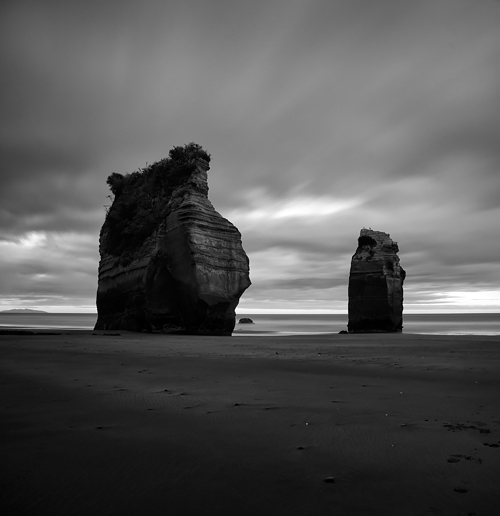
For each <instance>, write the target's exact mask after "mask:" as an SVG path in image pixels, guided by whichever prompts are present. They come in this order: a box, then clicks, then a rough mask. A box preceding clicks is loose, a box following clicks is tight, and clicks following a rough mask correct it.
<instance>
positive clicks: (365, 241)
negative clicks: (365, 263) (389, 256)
mask: <svg viewBox="0 0 500 516" xmlns="http://www.w3.org/2000/svg"><path fill="white" fill-rule="evenodd" d="M365 245H367V246H370V247H375V246H376V245H377V241H376V240H375V239H374V238H372V237H371V236H368V235H362V236H360V237H359V238H358V247H363V246H365Z"/></svg>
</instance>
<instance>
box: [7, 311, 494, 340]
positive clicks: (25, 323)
mask: <svg viewBox="0 0 500 516" xmlns="http://www.w3.org/2000/svg"><path fill="white" fill-rule="evenodd" d="M242 318H250V319H251V320H252V321H253V324H252V323H240V322H239V320H240V319H242ZM96 320H97V313H84V312H83V313H69V312H60V313H57V312H46V313H12V312H10V313H9V312H0V329H31V330H33V329H37V330H47V329H50V328H51V329H57V330H64V329H66V330H93V329H94V325H95V322H96ZM347 320H348V315H347V313H335V314H333V313H331V314H317V313H276V314H269V313H267V314H260V313H253V312H250V311H248V312H238V313H237V314H236V325H235V328H234V332H233V335H234V336H248V335H251V336H259V335H275V336H285V335H314V334H325V333H339V332H340V331H343V330H347ZM403 333H416V334H425V335H500V313H488V312H486V313H474V312H471V313H459V312H457V313H426V314H423V313H407V314H404V316H403Z"/></svg>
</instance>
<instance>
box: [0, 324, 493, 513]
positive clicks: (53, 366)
mask: <svg viewBox="0 0 500 516" xmlns="http://www.w3.org/2000/svg"><path fill="white" fill-rule="evenodd" d="M105 333H106V332H92V331H68V332H64V333H61V334H59V335H42V334H39V335H0V354H1V361H0V364H1V365H0V370H1V385H0V402H1V403H0V413H1V426H0V432H1V440H0V443H1V457H2V467H1V470H0V478H1V486H2V489H1V495H0V496H1V498H2V499H1V508H2V514H8V515H41V514H50V515H53V516H55V515H65V516H69V515H85V516H87V515H89V514H92V515H164V514H169V515H174V516H176V515H205V514H217V515H219V516H220V515H294V514H297V515H298V514H300V515H318V516H322V515H384V516H387V515H398V516H405V515H450V516H451V515H453V516H456V515H467V516H471V515H474V516H490V515H491V516H493V515H496V514H498V510H499V507H500V489H499V487H498V484H499V479H500V337H488V336H481V337H471V336H463V337H462V336H429V335H425V336H424V335H409V334H367V335H337V334H330V335H316V336H289V337H264V336H260V337H241V336H238V337H231V338H217V337H187V336H164V335H151V334H135V333H128V332H116V333H115V334H111V335H105ZM117 333H118V334H117Z"/></svg>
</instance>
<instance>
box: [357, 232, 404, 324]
mask: <svg viewBox="0 0 500 516" xmlns="http://www.w3.org/2000/svg"><path fill="white" fill-rule="evenodd" d="M398 251H399V248H398V244H397V243H396V242H394V241H393V240H391V237H390V235H388V234H387V233H383V232H382V231H373V230H371V229H362V230H361V234H360V236H359V238H358V248H357V249H356V252H355V253H354V256H353V257H352V261H351V272H350V275H349V322H348V325H347V328H348V330H349V332H352V333H365V332H398V331H402V329H403V281H404V279H405V276H406V273H405V271H404V270H403V268H402V267H401V266H400V264H399V256H398V255H397V253H398Z"/></svg>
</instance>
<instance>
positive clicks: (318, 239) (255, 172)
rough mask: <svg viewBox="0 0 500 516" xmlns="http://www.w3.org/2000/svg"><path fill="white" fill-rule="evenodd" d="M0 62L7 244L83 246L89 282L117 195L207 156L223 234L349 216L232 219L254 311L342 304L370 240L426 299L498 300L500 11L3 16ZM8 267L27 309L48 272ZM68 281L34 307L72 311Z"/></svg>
mask: <svg viewBox="0 0 500 516" xmlns="http://www.w3.org/2000/svg"><path fill="white" fill-rule="evenodd" d="M42 4H43V5H42ZM0 43H1V45H0V48H1V50H0V59H1V63H2V68H3V69H4V70H6V73H4V74H3V82H2V92H3V94H2V95H1V96H0V108H1V110H2V121H1V123H0V149H1V155H2V158H3V159H2V164H1V167H2V170H1V178H0V240H1V239H3V240H4V241H8V242H10V243H12V242H14V243H15V242H19V241H20V238H22V237H23V236H24V235H25V234H26V233H27V232H29V231H38V232H43V231H45V232H49V233H51V232H53V233H54V234H65V233H67V232H77V233H79V234H81V235H89V238H90V240H85V241H88V242H92V244H91V250H90V251H89V252H90V255H91V256H93V258H92V259H91V262H90V263H92V264H95V261H96V248H97V239H98V232H99V227H100V225H101V224H102V221H103V218H104V209H103V205H104V204H108V203H109V200H108V199H107V198H106V196H107V195H108V194H109V192H108V189H107V186H106V184H105V180H106V177H107V176H108V175H109V174H110V173H111V172H121V173H126V172H132V171H134V170H136V169H137V168H139V167H143V166H144V165H145V164H146V162H149V163H151V162H153V161H155V160H158V159H161V158H162V157H164V156H166V155H167V153H168V150H169V149H170V148H171V147H172V146H173V145H179V144H182V143H187V142H189V141H196V142H197V143H199V144H201V145H203V146H204V147H205V148H207V150H208V151H209V152H211V153H212V156H213V160H212V170H211V171H210V175H209V183H210V198H211V200H212V202H213V204H214V206H215V207H216V209H218V210H219V211H220V212H221V213H222V214H223V215H225V216H228V218H230V219H231V215H232V214H233V213H236V210H240V211H241V212H243V213H244V212H245V211H246V212H248V213H250V212H251V211H252V210H254V209H255V206H256V205H258V202H256V200H257V201H258V199H259V196H261V198H262V199H271V200H272V202H276V206H278V207H279V206H281V205H282V202H285V201H287V200H288V201H289V202H288V204H287V206H293V203H294V202H296V204H297V206H299V205H300V203H301V202H303V199H304V198H310V199H311V198H316V197H318V196H325V195H328V196H330V197H331V198H332V199H334V200H335V202H336V201H338V200H342V199H353V200H356V201H357V205H356V206H354V205H353V206H352V207H351V208H349V209H347V208H346V209H344V210H343V211H340V212H338V213H335V214H331V215H327V216H326V215H325V216H323V217H316V219H314V221H312V220H310V219H308V215H303V216H301V217H300V216H299V217H297V216H295V217H293V216H291V217H289V216H284V217H282V218H277V219H275V220H272V221H270V220H267V221H259V220H258V219H257V220H253V222H252V219H251V218H249V219H245V218H244V217H241V218H240V219H238V216H236V219H235V220H234V222H235V223H236V225H238V227H240V229H241V231H242V233H243V241H244V245H245V248H246V250H247V252H248V253H249V255H250V259H251V262H252V264H254V265H253V275H252V281H253V287H252V289H251V290H250V291H249V292H248V294H247V295H248V296H249V298H251V297H252V296H253V298H254V299H255V303H257V302H258V300H259V295H260V294H259V292H261V293H262V295H263V296H264V295H267V294H264V291H269V289H270V288H271V287H272V288H273V289H275V291H274V293H275V294H276V295H278V294H279V292H281V291H282V290H287V291H288V295H290V291H291V290H292V288H291V287H295V288H296V290H297V296H298V299H299V300H300V299H301V297H300V296H301V295H302V294H301V292H305V291H307V294H304V298H303V299H305V300H307V303H309V302H311V303H313V301H314V295H315V292H316V293H317V296H318V298H321V299H322V296H323V294H325V292H324V291H325V290H328V288H326V287H325V285H330V287H329V288H330V289H331V291H330V294H331V295H332V296H336V295H340V294H339V292H341V290H336V289H342V288H343V287H341V284H342V281H344V280H345V277H346V271H348V266H349V260H350V256H351V255H352V253H353V252H354V249H355V244H356V237H357V235H358V232H359V229H360V228H361V227H363V226H367V227H368V226H372V227H374V229H380V230H384V231H388V232H390V233H391V234H393V237H394V238H395V239H396V240H398V241H399V242H400V247H401V259H402V263H403V266H405V267H406V268H407V269H409V281H411V279H410V278H411V277H412V276H413V281H415V282H416V283H419V284H421V285H422V288H424V286H425V288H426V289H427V288H428V286H429V285H430V284H432V285H433V286H432V288H435V289H436V291H439V289H440V288H441V289H442V290H443V289H446V288H451V287H452V286H453V285H454V284H456V285H460V288H462V289H467V288H469V287H470V288H471V289H474V288H478V285H480V286H481V285H487V284H490V285H493V286H494V287H495V288H496V289H500V279H499V276H498V273H497V272H496V270H497V268H498V267H497V266H496V263H497V262H496V260H497V258H495V257H497V256H498V250H499V249H498V244H496V243H495V242H498V236H499V230H498V227H497V223H496V221H497V220H498V219H499V215H500V180H499V168H500V113H499V110H498V106H499V105H500V68H499V67H498V55H499V50H498V49H499V48H500V3H499V2H493V1H489V0H479V1H477V0H476V1H472V0H423V1H420V2H411V3H408V2H400V0H380V1H377V2H373V1H371V0H365V1H361V2H345V1H331V0H315V1H310V0H307V1H306V0H296V1H289V0H286V1H285V0H283V1H276V2H267V1H262V2H261V1H257V2H244V1H234V0H233V1H226V0H216V1H213V2H204V1H201V0H192V1H188V0H186V1H183V2H170V1H166V2H165V1H161V2H160V1H144V2H140V3H138V2H132V1H120V2H118V1H116V2H115V1H110V2H93V1H90V2H85V3H82V2H78V1H70V0H68V1H67V2H64V3H61V2H56V1H46V2H43V3H41V2H34V1H33V2H30V1H27V2H4V3H2V6H1V7H0ZM332 202H334V201H332ZM280 203H281V204H280ZM226 214H227V215H226ZM231 220H232V219H231ZM86 238H87V237H86ZM88 245H90V244H88ZM49 247H50V246H49ZM6 249H7V247H0V252H1V253H2V254H5V260H4V265H3V266H2V268H3V271H6V270H7V268H8V270H9V274H11V273H12V276H11V278H17V279H16V280H15V281H14V279H11V280H9V285H8V291H9V293H12V295H13V296H15V292H16V288H17V292H18V293H19V294H21V293H24V294H25V295H28V294H29V292H30V291H32V289H31V290H30V287H29V284H30V283H29V281H30V279H29V278H30V277H29V274H27V273H26V270H27V269H26V267H27V268H28V269H29V270H39V272H38V274H43V271H45V270H46V268H47V267H48V265H47V263H45V262H44V261H43V260H41V259H40V260H38V259H37V258H36V257H33V259H30V260H29V263H28V261H25V260H27V258H26V256H25V255H23V256H24V257H23V258H22V259H21V258H19V259H18V261H17V262H16V263H18V264H19V267H17V268H16V264H15V263H14V262H13V261H12V260H11V259H10V258H9V251H6ZM9 249H10V248H9ZM51 249H52V248H51ZM26 252H28V251H26ZM45 252H47V253H48V250H47V248H45ZM57 253H59V254H57ZM73 253H74V251H73V250H70V249H65V250H59V251H57V247H54V248H53V249H52V250H51V251H50V256H51V257H52V259H54V260H55V261H60V262H61V261H69V262H71V260H72V257H73V256H74V254H73ZM405 254H406V256H405ZM285 255H286V257H287V260H288V262H287V263H288V265H287V267H286V268H285V269H283V268H282V267H281V264H280V263H279V259H280V256H285ZM47 256H48V255H47ZM266 257H267V258H266ZM19 260H21V261H19ZM92 260H93V261H92ZM9 264H10V265H9ZM23 264H24V265H23ZM37 268H38V269H37ZM71 270H72V269H71V268H70V269H69V270H68V271H67V273H62V272H61V273H60V274H58V273H57V270H56V269H55V268H54V270H53V271H52V273H51V274H52V275H51V276H50V277H51V278H52V279H50V281H49V279H48V276H47V279H46V280H44V281H41V280H40V282H39V283H37V284H36V285H37V286H36V288H37V289H38V291H40V292H42V291H43V290H44V288H45V289H46V292H47V293H48V294H50V293H55V294H57V292H59V291H60V292H62V291H64V292H66V291H67V288H66V287H65V286H64V287H63V286H62V285H67V284H68V281H69V277H70V276H71ZM86 270H87V271H88V272H87V273H86V274H92V273H94V274H95V269H94V271H93V272H92V267H88V268H87V269H86ZM40 271H41V272H40ZM74 272H75V274H74V278H75V280H74V281H75V282H76V283H75V285H74V290H75V291H76V290H80V291H82V292H83V291H85V292H89V291H90V290H91V289H90V287H88V284H89V281H88V278H87V277H85V278H83V277H81V276H80V275H79V274H80V273H79V270H78V269H77V268H75V269H74ZM2 274H3V272H2ZM34 274H36V273H34ZM283 275H285V276H286V277H283ZM16 285H18V287H16ZM33 285H34V286H33V289H34V288H35V284H34V283H33ZM259 285H262V287H260V286H259ZM264 285H266V286H264ZM409 285H410V287H409V288H413V286H412V284H411V283H409ZM4 287H5V288H6V285H5V284H4V285H3V286H2V293H6V292H7V291H6V290H5V289H4ZM429 288H430V287H429ZM259 289H261V290H259ZM416 290H418V288H416ZM320 291H322V292H323V293H321V292H320ZM268 293H269V292H268ZM9 295H10V294H9ZM415 295H416V296H417V294H415ZM341 296H342V299H343V296H344V294H341ZM424 297H425V296H424ZM89 299H90V298H89ZM416 299H417V297H415V300H416ZM327 301H328V298H327V297H325V302H327ZM89 302H90V301H89ZM308 306H309V305H308Z"/></svg>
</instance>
